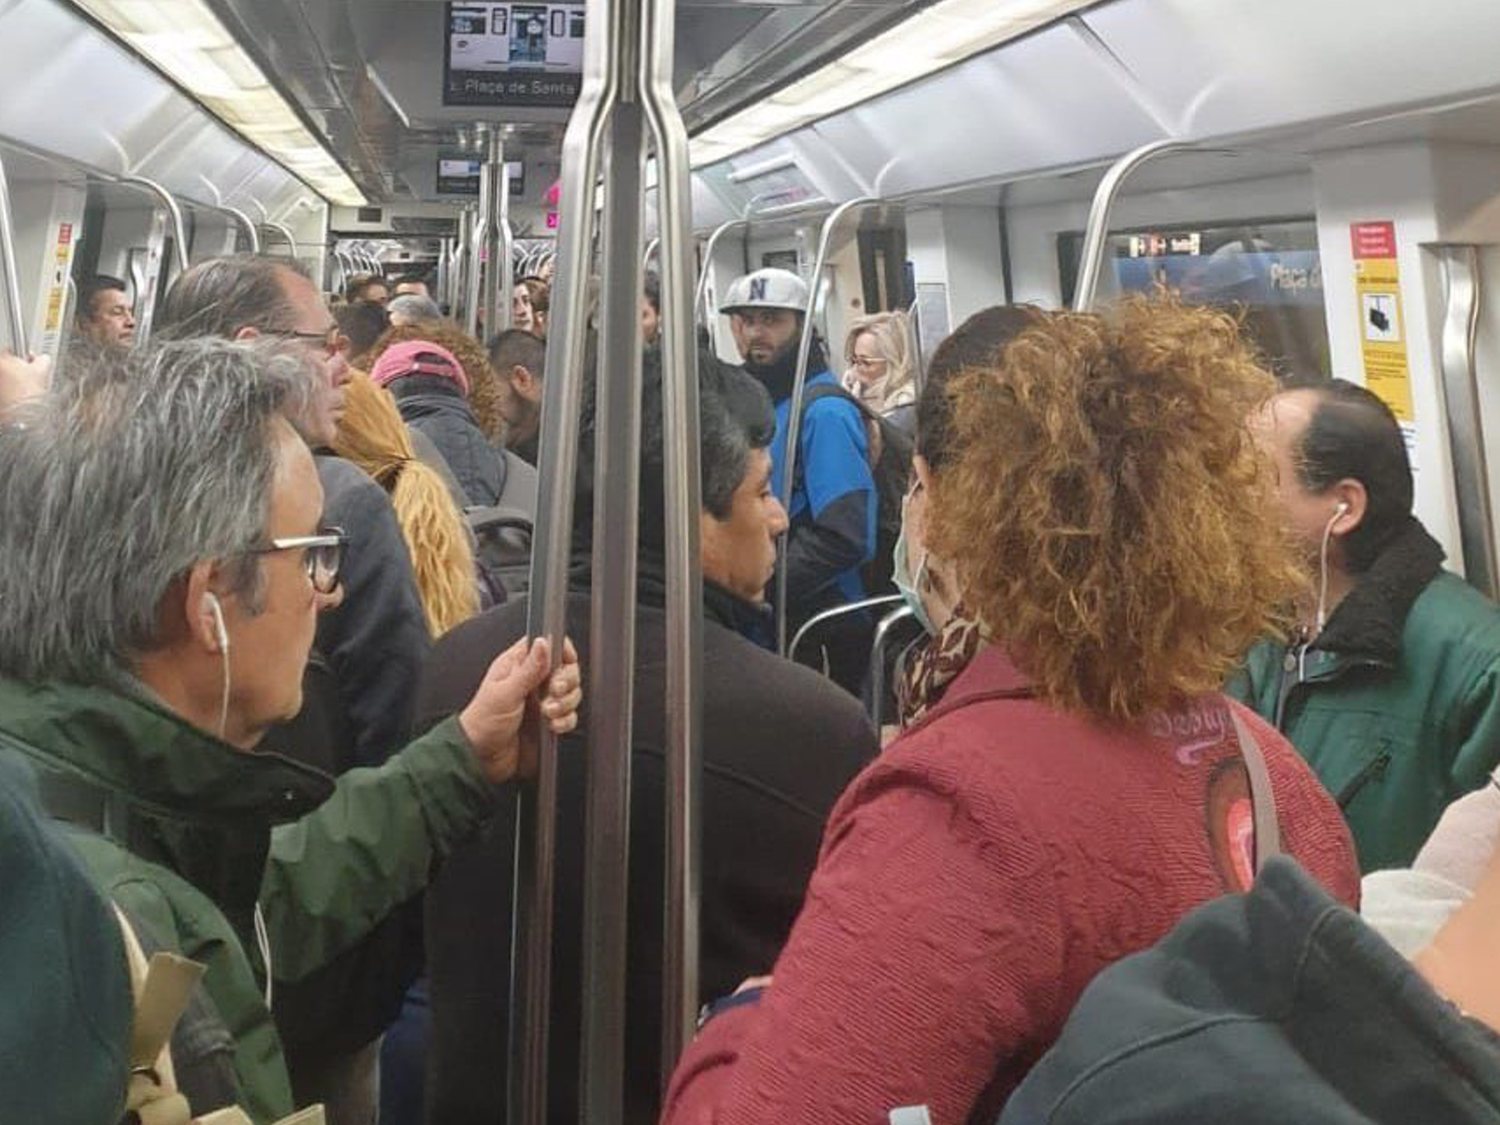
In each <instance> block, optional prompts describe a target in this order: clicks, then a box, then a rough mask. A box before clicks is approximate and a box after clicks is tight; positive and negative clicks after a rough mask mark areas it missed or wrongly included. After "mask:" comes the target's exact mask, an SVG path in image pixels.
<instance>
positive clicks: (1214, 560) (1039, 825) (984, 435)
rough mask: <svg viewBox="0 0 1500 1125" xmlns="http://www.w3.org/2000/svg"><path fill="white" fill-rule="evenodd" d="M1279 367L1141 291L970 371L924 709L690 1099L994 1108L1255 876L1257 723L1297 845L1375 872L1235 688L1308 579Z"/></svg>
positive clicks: (838, 1115) (953, 455) (953, 451)
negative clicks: (1132, 964)
mask: <svg viewBox="0 0 1500 1125" xmlns="http://www.w3.org/2000/svg"><path fill="white" fill-rule="evenodd" d="M1273 390H1274V384H1273V383H1272V380H1271V377H1270V376H1269V375H1268V374H1266V373H1265V372H1264V371H1262V370H1260V369H1259V368H1258V367H1257V366H1256V365H1255V362H1254V359H1253V355H1252V353H1251V351H1250V349H1249V348H1248V347H1247V346H1246V344H1245V343H1244V342H1243V341H1242V340H1241V339H1240V337H1239V335H1238V333H1237V331H1236V326H1235V323H1234V321H1233V320H1232V319H1230V318H1229V317H1227V316H1223V315H1219V314H1215V313H1213V312H1210V311H1207V310H1202V309H1189V308H1183V307H1180V306H1174V305H1170V304H1161V305H1156V304H1151V303H1148V302H1144V301H1135V302H1130V303H1127V304H1125V305H1124V306H1122V307H1121V308H1120V309H1119V310H1118V311H1117V312H1115V313H1114V314H1112V315H1111V316H1109V317H1107V318H1106V317H1102V316H1093V315H1080V314H1051V315H1047V316H1044V317H1042V318H1041V319H1040V320H1039V321H1038V323H1037V324H1035V325H1033V326H1031V327H1029V328H1027V329H1026V330H1025V331H1024V332H1022V333H1021V334H1020V335H1019V336H1018V337H1017V338H1016V339H1015V340H1014V341H1013V342H1012V343H1011V344H1010V345H1009V347H1007V348H1006V350H1005V351H1004V353H1003V355H1002V357H1001V359H1000V361H999V363H998V364H997V365H996V366H994V367H992V368H991V369H989V370H983V369H980V370H974V371H970V372H968V373H967V374H965V375H964V376H962V377H960V378H958V379H956V380H954V381H953V383H952V385H951V387H949V388H947V393H948V394H949V395H950V396H951V409H950V412H949V414H948V418H947V425H948V428H949V435H950V437H949V440H950V453H949V455H948V462H947V464H946V466H945V468H944V469H943V471H942V473H941V474H940V475H929V474H925V473H919V476H918V484H917V486H916V487H917V488H918V489H920V490H924V491H928V490H930V492H931V495H930V496H929V497H928V500H927V507H926V527H925V542H923V543H920V544H916V545H915V546H917V547H918V549H925V550H929V551H930V552H931V553H932V554H933V555H934V556H936V557H941V558H943V559H946V560H948V563H949V566H950V567H951V572H952V573H953V574H955V575H956V576H957V577H958V594H959V598H958V602H957V604H956V606H955V608H954V609H953V611H952V613H951V616H950V618H949V620H948V622H947V624H946V625H945V626H944V627H943V628H942V630H941V631H940V633H939V635H938V640H937V643H936V644H935V645H934V646H932V647H931V648H930V649H929V650H927V652H926V653H925V654H924V656H923V658H922V660H921V664H922V667H920V668H919V669H918V670H917V672H916V674H915V677H914V682H915V684H916V687H917V691H918V700H917V702H918V704H919V707H920V709H921V710H922V711H923V717H922V718H921V720H920V721H919V722H917V723H916V725H914V726H913V727H911V728H909V729H908V730H907V731H906V732H905V733H904V734H903V735H902V736H901V737H900V738H899V739H898V740H897V741H896V742H895V743H894V744H893V745H892V746H891V747H890V748H889V749H887V750H886V752H885V753H884V754H882V755H881V757H880V758H879V759H877V760H876V762H875V763H874V764H873V765H871V766H870V767H869V768H868V769H867V770H866V771H865V772H864V773H863V774H862V775H861V776H860V777H859V778H858V779H857V780H856V781H855V782H854V783H853V785H851V786H850V787H849V789H848V790H847V791H846V792H845V793H844V795H843V797H842V798H841V799H840V801H839V805H838V807H837V808H836V809H835V810H834V812H833V814H832V816H831V817H830V819H829V824H828V829H827V831H826V833H825V834H824V838H823V849H822V853H821V855H820V856H819V864H818V870H817V871H816V872H815V873H814V875H813V878H812V882H811V883H810V884H809V886H808V892H807V904H806V906H805V907H804V908H803V911H802V913H801V915H800V916H799V917H798V919H797V924H796V926H795V927H794V928H793V930H792V934H791V937H790V938H789V939H788V941H787V945H786V948H785V949H784V950H783V951H782V954H781V957H780V959H779V960H778V961H777V962H776V965H775V971H774V974H773V977H772V980H771V982H770V983H769V984H766V985H765V986H764V988H762V989H760V990H759V991H756V990H755V989H754V988H751V989H749V990H747V991H745V992H742V993H741V994H740V995H739V996H738V997H737V998H735V1000H734V1002H733V1004H731V1005H729V1006H728V1008H727V1010H723V1011H720V1012H719V1013H718V1014H716V1015H713V1016H712V1017H711V1018H710V1020H709V1022H708V1023H707V1025H706V1026H705V1027H704V1029H703V1031H702V1032H701V1033H700V1034H699V1036H698V1039H697V1041H696V1042H695V1043H694V1044H693V1045H692V1046H691V1047H690V1048H689V1049H688V1051H687V1052H686V1053H685V1054H684V1056H683V1058H682V1060H681V1061H680V1063H679V1065H678V1068H677V1073H676V1075H675V1077H674V1078H673V1081H672V1088H671V1091H670V1093H669V1095H668V1103H667V1107H666V1112H665V1114H664V1116H663V1121H664V1122H670V1123H673V1125H677V1123H682V1122H708V1121H716V1122H724V1123H732V1122H741V1121H744V1122H749V1121H757V1122H760V1121H799V1122H801V1121H861V1122H866V1121H867V1122H876V1121H879V1122H884V1121H886V1120H887V1115H889V1114H891V1112H892V1111H893V1110H896V1109H899V1108H902V1107H908V1106H925V1107H928V1109H929V1111H930V1114H931V1119H932V1120H933V1121H938V1122H945V1123H946V1122H958V1121H964V1120H966V1119H971V1118H972V1119H974V1120H984V1119H985V1115H986V1114H989V1113H993V1112H994V1111H995V1110H996V1109H997V1108H998V1107H999V1106H1000V1105H1001V1104H1002V1103H1003V1101H1004V1099H1005V1097H1006V1095H1007V1094H1008V1093H1009V1092H1010V1091H1011V1089H1013V1088H1014V1086H1015V1085H1016V1083H1017V1082H1018V1081H1019V1080H1020V1079H1021V1078H1022V1077H1023V1076H1024V1075H1025V1073H1026V1071H1027V1069H1028V1068H1029V1067H1030V1066H1031V1064H1032V1063H1033V1062H1035V1060H1036V1059H1037V1058H1038V1057H1039V1056H1040V1054H1041V1053H1042V1052H1043V1051H1044V1050H1045V1049H1046V1048H1047V1047H1048V1046H1049V1045H1050V1043H1051V1042H1052V1040H1053V1038H1054V1037H1055V1036H1056V1035H1057V1032H1058V1030H1059V1029H1060V1028H1061V1027H1062V1024H1063V1021H1064V1020H1065V1019H1066V1017H1067V1013H1068V1011H1069V1009H1070V1008H1071V1007H1072V1006H1073V1003H1074V1001H1075V1000H1076V999H1077V997H1078V995H1079V993H1080V992H1081V991H1082V990H1083V988H1084V986H1085V985H1087V984H1088V982H1089V980H1090V979H1091V978H1092V977H1093V976H1094V975H1095V974H1096V973H1098V972H1099V971H1100V970H1101V969H1103V968H1104V967H1105V966H1106V965H1108V964H1110V963H1111V962H1113V961H1115V960H1117V959H1118V958H1120V957H1122V956H1124V955H1125V954H1127V953H1130V952H1132V951H1134V950H1138V949H1141V948H1144V947H1145V946H1147V945H1149V944H1150V943H1151V942H1153V941H1155V940H1156V939H1157V938H1159V937H1161V936H1162V935H1163V934H1165V933H1166V932H1167V931H1168V930H1169V929H1170V928H1171V927H1172V926H1173V925H1174V924H1175V923H1176V922H1177V920H1178V919H1179V918H1181V917H1182V915H1183V914H1185V913H1187V911H1189V910H1191V909H1192V908H1193V907H1195V906H1197V905H1199V904H1200V903H1202V902H1204V901H1206V900H1208V899H1211V898H1214V897H1216V896H1218V895H1221V894H1224V893H1225V892H1229V891H1239V890H1244V889H1245V888H1247V887H1248V886H1249V885H1250V883H1251V881H1252V872H1253V870H1254V856H1255V849H1256V848H1257V847H1258V844H1257V842H1256V840H1255V831H1254V819H1253V812H1255V811H1260V810H1265V811H1267V812H1269V810H1267V809H1266V806H1265V804H1264V803H1262V804H1261V806H1260V809H1258V810H1257V809H1253V807H1252V801H1251V797H1250V794H1251V787H1250V783H1249V781H1248V780H1247V776H1248V775H1247V770H1246V767H1245V761H1244V759H1243V758H1242V750H1241V747H1242V746H1245V747H1246V748H1247V750H1249V751H1250V752H1252V755H1253V756H1255V757H1259V758H1262V759H1263V760H1264V765H1265V767H1266V770H1267V772H1268V774H1269V786H1270V788H1271V790H1272V791H1273V792H1274V796H1275V805H1276V811H1277V812H1278V814H1279V824H1280V837H1281V841H1282V846H1283V847H1284V848H1285V849H1286V851H1287V852H1289V853H1290V854H1292V855H1294V856H1296V857H1298V858H1300V859H1301V860H1302V861H1303V862H1305V863H1306V864H1307V866H1308V867H1309V869H1310V870H1311V871H1312V872H1313V873H1314V875H1315V876H1316V877H1317V878H1318V879H1319V880H1320V881H1321V882H1323V883H1324V884H1325V885H1327V886H1328V887H1329V889H1330V890H1331V891H1332V892H1333V893H1334V894H1335V895H1336V896H1337V897H1338V898H1340V899H1341V900H1343V901H1345V902H1350V903H1352V902H1354V901H1356V899H1357V897H1358V893H1359V877H1358V871H1357V868H1356V866H1355V862H1354V850H1353V846H1352V844H1351V843H1350V840H1349V834H1348V830H1347V829H1346V828H1345V826H1344V824H1343V822H1342V820H1341V819H1340V818H1339V815H1338V810H1337V809H1336V808H1335V807H1334V805H1333V802H1332V801H1331V800H1330V799H1329V797H1328V795H1327V794H1326V793H1325V792H1324V791H1323V790H1322V788H1321V787H1320V786H1319V785H1318V783H1317V779H1316V778H1315V777H1314V776H1313V774H1312V772H1311V771H1310V770H1309V769H1308V768H1307V765H1306V763H1304V762H1303V761H1302V760H1301V758H1299V757H1298V756H1297V753H1296V751H1294V750H1293V749H1292V747H1291V746H1290V745H1289V744H1288V743H1287V742H1286V741H1285V740H1284V739H1282V738H1280V737H1279V736H1278V735H1277V734H1276V732H1275V731H1274V730H1272V729H1271V728H1270V727H1269V726H1267V725H1266V724H1265V723H1263V722H1261V721H1260V720H1259V719H1257V718H1256V717H1255V716H1254V715H1253V714H1251V713H1250V712H1249V711H1247V710H1245V709H1244V708H1242V707H1239V706H1238V705H1237V704H1234V703H1231V702H1230V701H1229V700H1228V699H1226V698H1225V697H1224V696H1223V695H1221V694H1220V693H1219V691H1218V687H1219V685H1220V684H1222V683H1223V677H1224V676H1225V674H1226V673H1227V672H1228V670H1229V669H1230V668H1231V667H1232V666H1233V664H1234V661H1235V660H1236V659H1237V658H1238V655H1239V654H1240V653H1241V652H1243V651H1244V649H1245V647H1246V646H1247V645H1248V644H1250V642H1251V641H1252V640H1253V638H1254V637H1255V636H1256V635H1257V634H1258V633H1259V632H1260V631H1262V630H1264V629H1265V628H1266V627H1267V626H1268V625H1269V624H1270V623H1271V622H1272V620H1273V619H1274V615H1275V613H1276V609H1275V607H1276V606H1277V605H1278V604H1280V603H1281V602H1282V601H1283V600H1284V599H1285V598H1286V597H1288V596H1290V595H1291V594H1292V593H1293V592H1294V591H1295V590H1296V589H1297V583H1298V580H1299V572H1298V570H1297V568H1296V567H1295V565H1294V563H1293V559H1292V558H1291V557H1290V555H1289V554H1288V553H1287V551H1286V548H1285V546H1284V541H1283V540H1282V538H1281V537H1280V536H1279V535H1278V533H1277V528H1278V525H1277V521H1276V518H1275V514H1274V512H1272V511H1270V510H1269V508H1268V507H1267V504H1268V502H1269V497H1270V494H1271V488H1272V483H1271V478H1270V466H1269V465H1268V464H1267V463H1266V462H1265V461H1264V460H1263V458H1262V456H1261V454H1260V452H1259V450H1258V449H1257V447H1256V445H1255V442H1254V440H1253V438H1252V436H1251V433H1250V428H1249V424H1248V419H1249V416H1250V410H1251V408H1253V407H1254V406H1256V405H1258V404H1260V403H1262V402H1264V401H1265V400H1266V399H1267V398H1269V396H1270V395H1271V393H1272V391H1273ZM933 393H935V394H939V395H941V394H944V393H945V391H944V389H943V388H941V387H939V388H934V389H933ZM923 417H926V413H925V412H924V414H923ZM924 477H926V478H927V479H923V478H924ZM1241 724H1242V725H1243V727H1245V728H1248V731H1247V733H1246V734H1245V735H1244V736H1243V740H1242V738H1241V736H1240V735H1239V734H1238V729H1239V727H1240V725H1241ZM1256 747H1258V754H1256V753H1254V750H1255V748H1256ZM767 968H770V966H767Z"/></svg>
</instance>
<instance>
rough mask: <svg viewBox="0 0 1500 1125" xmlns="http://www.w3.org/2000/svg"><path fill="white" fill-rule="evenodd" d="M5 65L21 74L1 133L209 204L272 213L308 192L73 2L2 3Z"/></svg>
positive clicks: (3, 107)
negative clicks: (91, 21) (85, 16)
mask: <svg viewBox="0 0 1500 1125" xmlns="http://www.w3.org/2000/svg"><path fill="white" fill-rule="evenodd" d="M0 70H3V72H4V73H6V74H10V75H24V76H25V80H24V81H14V82H11V83H9V84H8V85H7V87H6V94H5V97H4V98H3V99H0V142H5V141H8V142H11V143H13V144H15V145H19V146H22V147H26V148H30V149H34V150H36V151H39V152H45V153H49V154H52V155H54V156H56V157H59V158H61V159H63V160H65V161H67V162H69V163H70V164H71V165H74V166H76V167H77V168H78V169H80V170H89V171H93V172H96V173H102V174H104V175H106V176H120V175H125V174H127V173H128V174H135V175H141V176H146V177H149V178H151V179H153V180H156V181H158V182H160V183H162V184H164V185H165V186H166V187H167V188H168V189H169V190H171V191H173V192H174V193H176V194H178V195H180V196H182V197H184V198H186V199H190V200H195V201H197V202H199V203H203V204H214V203H216V202H218V201H220V200H222V201H223V202H226V203H229V204H231V205H237V206H240V207H242V208H246V209H250V210H255V211H257V212H258V210H259V208H260V207H265V208H266V209H267V210H268V211H269V212H271V213H272V214H273V215H274V214H276V213H278V212H282V211H285V210H286V209H288V208H290V207H292V206H294V205H295V204H296V203H297V201H299V200H302V199H306V198H310V197H311V196H312V192H311V191H310V189H309V188H308V187H307V186H306V185H305V184H303V183H302V182H301V181H299V180H298V179H296V178H295V177H293V176H292V175H291V174H290V173H288V172H287V171H286V169H284V168H283V167H281V166H280V165H279V164H277V163H276V162H275V161H273V160H271V159H270V158H268V157H267V156H265V155H264V154H263V153H261V152H259V151H257V150H256V149H255V148H253V147H252V146H250V145H248V144H246V143H245V141H244V140H243V139H242V138H240V137H238V136H236V135H235V134H233V133H232V132H230V131H229V130H228V129H226V128H225V127H224V126H223V125H222V124H220V123H219V122H218V121H217V120H216V119H215V118H214V117H212V116H211V115H209V114H208V113H206V112H205V111H204V110H203V108H202V107H201V106H199V105H198V104H197V103H195V102H194V101H192V100H191V99H190V98H188V97H186V96H184V95H183V94H182V93H181V92H179V91H178V89H177V88H176V87H174V86H173V85H172V84H170V83H169V82H167V81H165V80H164V79H163V78H162V77H161V76H160V75H159V74H158V73H157V72H156V71H154V70H153V69H151V68H150V67H149V66H147V65H145V64H144V63H143V62H142V61H141V60H140V59H138V58H137V57H136V56H134V55H133V54H132V53H130V52H129V51H127V50H126V49H124V48H123V47H121V46H119V45H118V44H117V43H115V42H114V41H113V40H112V39H110V38H109V37H108V36H106V35H105V34H104V33H103V32H102V31H100V30H98V29H97V28H95V27H94V26H92V25H91V24H89V23H88V22H86V21H85V20H84V19H83V18H82V17H81V16H79V15H78V14H77V12H75V11H74V9H73V8H72V7H70V6H69V5H67V4H63V3H60V2H55V0H29V2H27V3H10V4H3V3H0ZM257 217H259V216H258V214H257Z"/></svg>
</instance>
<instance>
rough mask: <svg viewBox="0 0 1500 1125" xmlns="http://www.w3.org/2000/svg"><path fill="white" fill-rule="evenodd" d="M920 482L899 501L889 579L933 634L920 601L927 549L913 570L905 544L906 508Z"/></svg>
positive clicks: (934, 631) (924, 576)
mask: <svg viewBox="0 0 1500 1125" xmlns="http://www.w3.org/2000/svg"><path fill="white" fill-rule="evenodd" d="M921 487H922V485H921V483H920V482H918V483H916V484H914V485H913V486H912V489H911V491H910V492H908V493H907V494H906V499H905V500H903V501H902V502H901V534H900V535H898V536H897V537H896V547H895V550H893V551H892V552H891V580H892V581H893V582H894V583H895V584H896V589H897V590H898V591H899V592H900V594H901V596H902V597H903V598H905V599H906V604H907V606H909V607H910V608H911V611H912V613H913V614H914V615H915V616H916V619H917V622H918V623H919V624H920V625H921V626H922V628H923V629H924V630H925V631H926V632H927V633H928V635H929V636H930V635H933V634H935V633H936V632H937V630H936V629H934V628H933V626H932V615H931V614H929V613H928V612H927V606H926V604H925V603H924V602H923V601H922V594H921V588H922V586H923V585H924V584H925V583H926V580H927V554H928V553H927V550H926V548H923V550H922V559H921V561H920V562H918V563H917V569H916V571H915V572H913V571H912V569H911V559H910V558H909V557H908V556H909V551H908V549H907V546H906V510H907V508H908V507H909V506H910V504H911V498H912V497H913V496H915V495H916V494H917V489H919V488H921Z"/></svg>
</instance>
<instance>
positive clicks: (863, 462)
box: [787, 399, 876, 605]
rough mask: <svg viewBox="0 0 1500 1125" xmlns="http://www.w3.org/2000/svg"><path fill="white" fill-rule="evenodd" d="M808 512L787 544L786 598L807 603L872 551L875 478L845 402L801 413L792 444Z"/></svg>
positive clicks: (859, 426)
mask: <svg viewBox="0 0 1500 1125" xmlns="http://www.w3.org/2000/svg"><path fill="white" fill-rule="evenodd" d="M798 446H799V448H800V450H801V452H800V457H801V461H802V470H801V476H802V482H803V487H804V488H805V489H806V491H807V500H808V512H807V514H806V516H805V517H804V518H803V519H802V520H799V522H798V523H797V524H796V526H794V527H793V528H792V532H791V535H790V537H789V541H788V543H787V597H788V599H789V600H790V601H791V603H792V604H794V605H796V604H798V603H804V602H808V601H811V600H812V599H813V598H814V597H815V596H816V595H817V594H818V592H819V591H821V590H822V589H823V588H824V587H826V586H828V585H830V584H831V583H832V582H834V581H835V580H836V579H837V578H838V576H839V575H840V574H842V573H843V572H844V571H846V570H851V569H853V568H854V567H857V566H861V565H863V564H864V563H865V562H866V561H868V560H869V559H870V558H871V557H872V556H873V554H874V552H875V517H876V507H875V505H876V499H875V479H874V477H873V476H872V475H871V473H870V462H869V452H868V450H869V439H868V438H867V436H866V434H865V427H864V420H863V419H862V418H861V417H860V414H859V412H858V410H856V409H855V407H853V406H852V405H850V404H849V403H847V402H842V401H839V400H836V399H823V400H819V401H818V402H815V403H813V404H812V405H811V406H809V407H808V408H807V411H806V413H805V415H804V416H803V419H802V433H801V435H800V439H799V441H798Z"/></svg>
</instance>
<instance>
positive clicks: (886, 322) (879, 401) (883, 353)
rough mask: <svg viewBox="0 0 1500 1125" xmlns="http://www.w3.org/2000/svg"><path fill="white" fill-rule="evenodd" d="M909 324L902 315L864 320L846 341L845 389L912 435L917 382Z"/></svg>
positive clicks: (883, 315)
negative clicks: (910, 343)
mask: <svg viewBox="0 0 1500 1125" xmlns="http://www.w3.org/2000/svg"><path fill="white" fill-rule="evenodd" d="M909 332H910V322H909V321H908V320H907V317H906V314H905V313H902V312H883V313H873V314H871V315H870V316H862V317H860V318H859V319H858V320H856V321H855V322H854V323H853V324H852V325H851V326H850V327H849V335H848V337H847V338H846V339H845V341H844V362H845V363H846V364H847V365H848V367H847V369H846V370H845V372H844V380H843V382H844V389H845V390H847V391H848V392H849V393H850V394H852V395H853V396H854V397H855V398H857V399H859V401H860V402H862V403H864V404H865V405H866V406H868V407H869V408H870V409H871V410H873V411H875V413H877V414H879V415H880V416H881V417H883V418H885V420H886V421H888V422H890V423H891V424H892V425H894V426H896V427H897V428H898V429H900V430H903V431H904V432H906V433H908V434H909V433H911V432H912V429H913V426H914V424H915V421H916V411H917V382H916V372H915V366H914V365H913V363H912V359H911V347H910V345H909V343H908V341H909V339H910V337H909Z"/></svg>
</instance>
